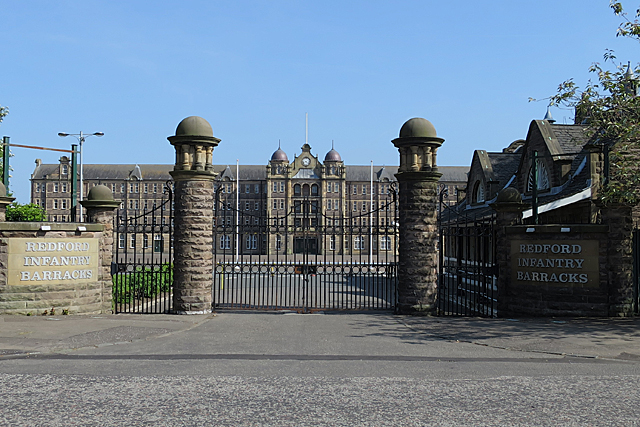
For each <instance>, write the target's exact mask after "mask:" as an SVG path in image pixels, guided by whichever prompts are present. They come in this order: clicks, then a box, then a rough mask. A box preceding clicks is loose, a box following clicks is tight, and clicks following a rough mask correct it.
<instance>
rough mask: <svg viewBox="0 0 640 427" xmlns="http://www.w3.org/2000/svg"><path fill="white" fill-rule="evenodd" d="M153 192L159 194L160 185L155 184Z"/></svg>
mask: <svg viewBox="0 0 640 427" xmlns="http://www.w3.org/2000/svg"><path fill="white" fill-rule="evenodd" d="M153 192H154V194H155V193H157V192H158V184H157V183H154V184H153Z"/></svg>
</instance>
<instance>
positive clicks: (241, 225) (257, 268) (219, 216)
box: [212, 191, 398, 312]
mask: <svg viewBox="0 0 640 427" xmlns="http://www.w3.org/2000/svg"><path fill="white" fill-rule="evenodd" d="M233 197H234V196H233V195H232V194H231V195H229V194H224V195H223V194H221V193H220V191H218V192H217V194H216V204H215V205H216V212H215V215H214V218H215V223H214V227H213V229H214V243H213V245H214V247H213V254H214V258H215V271H214V280H213V290H212V294H213V295H212V297H213V308H214V310H215V309H223V308H235V309H289V310H296V311H300V312H310V311H314V310H392V309H394V308H395V307H396V299H397V292H396V289H397V283H398V274H397V263H398V258H397V244H398V238H397V236H398V235H397V219H396V212H397V209H396V197H395V193H393V192H391V193H390V194H388V195H385V198H384V200H381V201H379V202H378V206H377V208H376V209H367V211H365V212H363V211H362V209H361V206H362V202H357V203H356V206H357V212H353V214H352V215H350V216H343V215H338V214H337V212H343V208H344V206H345V205H343V208H341V209H339V210H336V209H333V210H328V209H322V208H321V204H320V200H319V198H313V197H300V198H298V199H297V200H294V201H293V206H290V207H289V208H288V209H285V210H283V214H282V215H281V216H272V217H265V216H264V215H258V214H255V215H254V214H251V210H241V209H238V208H237V204H236V203H235V201H234V198H233ZM248 206H249V205H248ZM249 207H250V206H249ZM350 207H351V206H350ZM355 209H356V208H354V210H355ZM333 212H336V213H335V214H334V213H333Z"/></svg>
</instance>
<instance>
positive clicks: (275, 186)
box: [273, 181, 278, 193]
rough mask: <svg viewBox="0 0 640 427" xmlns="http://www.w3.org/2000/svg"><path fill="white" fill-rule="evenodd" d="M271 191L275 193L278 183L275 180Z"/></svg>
mask: <svg viewBox="0 0 640 427" xmlns="http://www.w3.org/2000/svg"><path fill="white" fill-rule="evenodd" d="M273 192H274V193H277V192H278V183H277V182H275V181H274V182H273Z"/></svg>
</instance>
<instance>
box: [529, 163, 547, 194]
mask: <svg viewBox="0 0 640 427" xmlns="http://www.w3.org/2000/svg"><path fill="white" fill-rule="evenodd" d="M537 166H538V167H537V169H538V190H548V189H549V188H550V187H551V182H550V181H549V172H548V171H547V167H546V166H545V164H544V162H542V161H540V160H538V164H537ZM531 191H533V168H530V169H529V178H528V179H527V192H531Z"/></svg>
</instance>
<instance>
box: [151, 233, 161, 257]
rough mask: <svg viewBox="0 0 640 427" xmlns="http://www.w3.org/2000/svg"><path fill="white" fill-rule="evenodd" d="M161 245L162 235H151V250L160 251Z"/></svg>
mask: <svg viewBox="0 0 640 427" xmlns="http://www.w3.org/2000/svg"><path fill="white" fill-rule="evenodd" d="M163 246H164V242H163V241H162V236H161V235H160V234H156V235H155V236H153V252H158V253H160V252H162V249H163Z"/></svg>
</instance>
